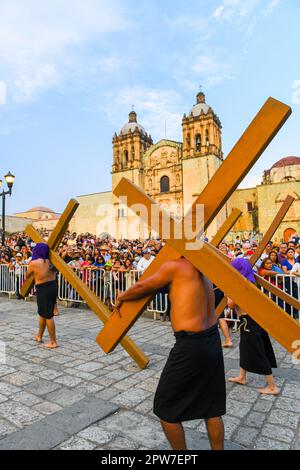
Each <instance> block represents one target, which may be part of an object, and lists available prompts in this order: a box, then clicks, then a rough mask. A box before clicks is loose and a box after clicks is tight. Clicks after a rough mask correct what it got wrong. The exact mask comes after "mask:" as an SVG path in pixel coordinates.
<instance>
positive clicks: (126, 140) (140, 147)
mask: <svg viewBox="0 0 300 470" xmlns="http://www.w3.org/2000/svg"><path fill="white" fill-rule="evenodd" d="M112 144H113V165H112V190H114V188H115V187H116V185H117V184H118V182H119V181H120V179H121V178H123V177H124V178H128V179H129V180H131V181H132V182H133V183H134V184H136V185H137V186H139V187H141V188H143V158H142V157H143V155H144V153H145V152H146V151H147V150H148V148H149V147H150V146H151V145H152V144H153V142H152V138H151V135H150V134H147V132H146V131H145V129H144V128H143V126H141V124H139V123H138V121H137V114H136V112H135V111H134V110H133V109H132V111H131V112H130V113H129V117H128V122H127V123H126V124H124V126H123V127H122V129H121V131H120V133H119V135H117V133H115V134H114V136H113V139H112ZM113 205H114V215H113V217H114V219H115V220H116V236H117V238H126V227H128V225H129V224H130V223H131V222H132V221H133V220H134V219H135V215H134V214H133V213H131V214H130V213H128V209H127V207H125V206H123V205H120V203H119V200H118V198H116V197H115V196H114V195H113Z"/></svg>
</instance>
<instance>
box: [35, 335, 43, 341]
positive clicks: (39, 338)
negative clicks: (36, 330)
mask: <svg viewBox="0 0 300 470" xmlns="http://www.w3.org/2000/svg"><path fill="white" fill-rule="evenodd" d="M34 339H35V340H36V342H37V343H42V342H43V340H42V338H41V337H40V336H39V335H36V336H35V337H34Z"/></svg>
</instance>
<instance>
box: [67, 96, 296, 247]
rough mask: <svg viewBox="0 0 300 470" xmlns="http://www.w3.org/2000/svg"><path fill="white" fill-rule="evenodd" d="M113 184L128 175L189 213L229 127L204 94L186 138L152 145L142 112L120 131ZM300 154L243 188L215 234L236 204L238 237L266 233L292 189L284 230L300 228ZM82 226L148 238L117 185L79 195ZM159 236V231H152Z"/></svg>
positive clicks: (169, 206) (185, 125) (178, 212)
mask: <svg viewBox="0 0 300 470" xmlns="http://www.w3.org/2000/svg"><path fill="white" fill-rule="evenodd" d="M112 145H113V163H112V190H113V189H114V187H115V186H116V185H117V184H118V182H119V181H120V179H121V178H123V177H125V178H128V179H130V180H131V181H133V182H134V183H135V184H136V185H137V186H139V187H141V188H142V189H143V190H144V191H145V192H146V193H147V194H148V195H149V196H151V197H152V198H153V199H154V200H155V201H157V203H158V204H159V205H160V206H161V207H163V208H164V209H166V210H167V211H169V212H170V213H171V214H172V215H173V216H182V215H184V214H185V213H186V212H187V210H188V209H189V207H190V206H191V204H192V203H193V201H194V200H195V199H196V197H197V196H198V195H199V194H200V193H201V191H202V190H203V188H204V187H205V186H206V184H207V182H208V181H209V180H210V178H211V177H212V176H213V174H214V173H215V171H216V170H217V169H218V167H219V166H220V165H221V164H222V161H223V153H222V126H221V122H220V119H219V118H218V116H217V115H216V113H215V112H214V110H213V109H212V108H211V107H210V106H209V105H208V104H207V103H206V100H205V95H204V93H203V92H199V93H198V94H197V97H196V104H195V105H194V106H193V107H192V108H191V110H190V112H189V114H188V115H186V114H184V115H183V118H182V142H176V141H173V140H166V139H162V140H160V141H158V142H157V143H153V141H152V138H151V135H150V134H148V133H147V131H146V130H145V129H144V127H143V126H142V125H141V124H140V123H139V122H138V120H137V114H136V112H135V111H131V112H130V113H129V120H128V123H126V124H124V126H123V127H122V129H121V130H120V132H119V133H118V134H117V133H115V135H114V136H113V139H112ZM299 182H300V158H299V157H287V158H283V159H282V160H280V161H279V162H277V163H275V164H274V165H273V166H272V168H271V169H270V170H266V171H265V172H264V175H263V181H262V183H261V185H258V186H256V187H254V188H247V189H240V190H237V191H236V192H235V193H234V194H233V196H232V197H231V198H230V200H229V201H228V203H227V204H226V206H225V207H224V208H223V209H222V210H221V212H220V214H219V215H218V216H217V218H216V219H215V221H214V222H213V223H212V224H211V226H210V227H209V230H208V236H212V235H213V234H214V233H215V232H216V230H217V228H218V227H219V226H220V225H221V224H222V222H223V221H224V220H225V218H226V217H227V216H228V214H229V213H230V212H231V210H232V208H233V207H238V208H240V209H241V210H242V211H243V216H242V217H241V218H240V219H239V221H238V222H237V224H236V225H235V227H234V228H233V232H232V234H231V236H234V235H236V234H239V233H242V232H245V231H247V232H252V233H257V234H258V233H263V232H264V231H265V230H266V229H267V228H268V225H269V224H270V223H271V221H272V219H273V218H274V216H275V215H276V212H277V210H278V209H279V207H280V205H281V203H282V201H283V199H284V197H285V195H287V194H292V195H293V196H294V197H295V199H296V201H295V202H294V203H293V206H292V207H291V209H290V211H289V213H288V214H287V216H286V219H285V220H284V222H283V223H282V224H281V227H279V230H278V233H277V235H278V237H280V238H281V237H282V233H283V231H285V232H286V234H287V233H289V234H290V233H293V231H300V184H299ZM78 201H79V203H80V206H79V208H78V210H77V213H76V215H75V221H74V222H75V230H76V231H77V232H78V233H81V232H91V233H95V234H97V235H101V234H103V233H110V234H111V235H112V236H115V237H116V238H140V237H141V234H143V237H145V238H146V237H147V236H149V235H150V233H149V232H148V231H147V230H148V229H147V228H146V227H145V225H144V224H143V223H142V222H141V221H140V219H139V217H137V216H136V215H135V214H134V213H133V212H132V211H130V210H128V208H127V206H126V204H122V203H121V202H120V201H119V200H118V199H117V198H116V197H115V196H114V195H113V193H112V192H111V191H108V192H102V193H96V194H89V195H83V196H79V197H78ZM152 235H153V234H152Z"/></svg>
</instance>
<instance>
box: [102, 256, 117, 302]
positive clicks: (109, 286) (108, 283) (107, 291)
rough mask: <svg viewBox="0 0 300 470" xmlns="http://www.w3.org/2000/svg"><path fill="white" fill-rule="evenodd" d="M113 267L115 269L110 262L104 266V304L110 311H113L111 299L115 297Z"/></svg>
mask: <svg viewBox="0 0 300 470" xmlns="http://www.w3.org/2000/svg"><path fill="white" fill-rule="evenodd" d="M112 267H113V264H112V263H111V262H110V261H107V262H106V263H105V265H104V269H105V272H104V274H103V283H104V302H105V304H106V305H107V306H108V308H109V309H110V310H112V305H111V297H113V296H114V291H113V282H112V272H111V270H112Z"/></svg>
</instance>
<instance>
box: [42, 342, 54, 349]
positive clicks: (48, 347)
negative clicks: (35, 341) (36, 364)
mask: <svg viewBox="0 0 300 470" xmlns="http://www.w3.org/2000/svg"><path fill="white" fill-rule="evenodd" d="M44 348H47V349H55V348H57V343H55V342H52V341H50V343H46V344H45V346H44Z"/></svg>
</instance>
